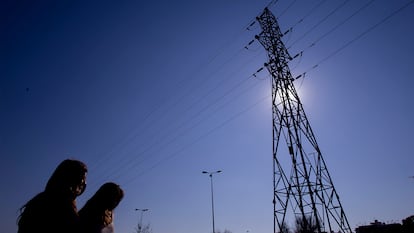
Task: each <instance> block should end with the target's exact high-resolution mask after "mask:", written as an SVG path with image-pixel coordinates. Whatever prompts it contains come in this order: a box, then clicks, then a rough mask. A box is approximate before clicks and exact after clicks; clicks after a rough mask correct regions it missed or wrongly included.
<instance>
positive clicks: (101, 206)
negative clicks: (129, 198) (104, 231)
mask: <svg viewBox="0 0 414 233" xmlns="http://www.w3.org/2000/svg"><path fill="white" fill-rule="evenodd" d="M123 197H124V191H123V190H122V189H121V188H120V187H119V185H117V184H115V183H112V182H108V183H105V184H103V185H102V186H101V187H100V188H99V189H98V191H96V193H95V194H94V195H93V196H92V197H91V198H90V199H89V200H88V201H87V202H86V204H85V206H84V207H83V208H82V209H81V210H80V211H79V217H80V218H81V222H82V223H83V226H84V228H86V229H93V228H94V227H98V228H100V227H103V226H106V225H108V224H110V223H111V222H112V211H113V210H114V209H115V208H116V207H117V206H118V204H119V202H121V200H122V198H123ZM108 211H109V212H108ZM108 214H109V216H108Z"/></svg>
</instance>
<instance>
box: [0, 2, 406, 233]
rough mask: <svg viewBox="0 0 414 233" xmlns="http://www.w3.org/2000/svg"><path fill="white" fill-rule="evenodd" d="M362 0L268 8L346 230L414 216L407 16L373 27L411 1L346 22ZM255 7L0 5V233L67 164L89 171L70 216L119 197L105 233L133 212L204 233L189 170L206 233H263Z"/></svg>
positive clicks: (269, 217) (11, 227)
mask: <svg viewBox="0 0 414 233" xmlns="http://www.w3.org/2000/svg"><path fill="white" fill-rule="evenodd" d="M343 2H345V3H344V4H343ZM369 2H370V1H368V0H366V1H357V0H351V1H339V0H338V1H325V2H324V3H323V4H321V5H320V6H319V7H318V8H317V10H315V11H313V13H312V14H309V15H308V14H307V13H308V12H309V11H310V9H312V8H313V7H314V6H315V5H317V4H318V3H319V1H303V0H300V1H291V0H279V1H278V2H277V3H276V4H273V5H271V6H270V9H271V10H272V12H273V13H274V14H275V15H276V16H278V20H279V24H280V27H281V28H282V31H284V30H288V29H289V28H290V27H292V26H294V27H293V30H292V32H291V33H289V34H287V35H286V36H285V37H284V42H285V44H286V45H287V46H288V47H289V52H290V53H291V54H292V55H294V54H296V53H298V52H300V51H303V56H301V57H299V58H297V59H295V60H293V61H292V62H291V64H290V67H291V71H292V73H293V75H294V76H297V75H299V74H302V73H303V72H306V76H305V78H304V79H299V80H297V81H296V87H297V90H298V92H299V95H300V97H301V100H302V102H303V104H304V108H305V111H306V113H307V115H308V118H309V121H310V123H311V126H312V129H313V131H314V133H315V136H316V138H317V140H318V143H319V146H320V147H321V150H322V154H323V156H324V158H325V160H326V163H327V166H328V169H329V171H330V173H331V176H332V179H333V182H334V185H335V187H336V189H337V191H338V193H339V195H340V199H341V201H342V204H343V207H344V209H345V211H346V214H347V217H348V219H349V221H350V224H351V227H353V228H354V227H356V226H358V225H361V224H368V223H369V222H371V221H373V220H374V219H378V220H380V221H384V222H392V221H400V220H401V219H402V218H405V217H407V216H409V215H412V214H414V203H413V201H412V196H413V195H414V179H410V178H409V176H413V175H414V169H413V164H414V156H413V154H412V148H411V144H412V141H413V140H412V132H414V124H413V122H412V119H414V111H413V109H412V107H413V100H414V88H413V86H414V85H413V84H414V81H413V80H414V79H413V72H412V67H414V61H413V59H412V54H413V51H414V44H413V43H412V41H414V33H413V30H412V27H413V25H412V22H414V4H411V5H409V6H408V7H406V8H404V9H403V10H402V11H399V12H398V13H397V14H395V15H393V16H392V17H391V18H388V19H387V20H386V21H382V20H383V19H386V18H387V16H389V15H391V14H392V12H394V11H395V10H397V9H399V8H400V7H401V6H404V5H405V4H407V3H409V2H411V1H408V0H398V1H392V2H391V1H386V0H378V1H373V2H372V3H370V5H369V6H368V7H366V8H364V9H363V10H361V12H359V13H358V14H356V15H355V16H354V17H352V18H350V19H349V20H346V21H345V19H347V18H348V17H350V16H351V15H352V14H353V13H355V12H357V10H358V9H360V8H361V7H362V6H363V5H364V4H367V3H369ZM268 3H269V1H257V0H256V1H247V0H245V1H241V0H240V1H236V0H231V1H230V0H229V1H216V0H213V1H174V3H172V2H171V1H155V2H154V1H151V2H150V1H148V2H146V1H116V2H115V1H59V2H58V3H56V2H53V1H40V2H31V1H18V2H17V1H5V2H2V3H1V4H2V6H1V7H0V9H1V14H0V15H1V20H0V22H1V23H0V30H1V32H0V34H1V67H0V72H1V73H0V74H1V75H0V82H1V83H0V111H1V114H0V120H1V121H0V127H1V128H0V132H1V134H0V140H1V141H0V155H1V157H0V159H1V160H0V166H1V167H0V171H1V176H0V177H1V178H0V185H1V186H2V187H3V188H2V198H1V206H2V208H3V211H2V212H1V213H0V219H2V228H3V229H5V230H4V232H13V231H14V232H16V231H17V227H16V224H15V223H16V218H17V216H18V209H19V208H20V207H21V206H22V205H23V204H24V203H25V202H26V201H27V200H29V199H30V198H31V197H32V196H34V195H35V194H36V193H38V192H40V191H42V189H43V188H44V185H45V183H46V181H47V179H48V178H49V176H50V174H51V173H52V171H53V170H54V168H55V167H56V166H57V164H58V163H59V162H60V161H62V160H63V159H66V158H75V159H79V160H82V161H84V162H85V163H87V164H88V166H89V174H88V187H87V190H86V192H85V193H84V194H83V195H82V196H81V197H80V198H79V199H78V208H81V207H82V205H83V204H84V203H85V201H86V200H87V199H88V198H89V197H90V196H91V195H93V193H94V192H95V191H96V190H97V188H98V187H99V186H100V185H101V184H103V183H104V182H107V181H114V182H117V183H119V184H120V185H121V186H122V187H123V188H124V190H125V193H126V195H125V198H124V200H123V201H122V202H121V204H120V206H119V207H118V208H117V210H116V219H115V227H116V230H117V232H126V233H127V232H133V230H134V227H135V226H136V224H137V221H138V219H139V213H137V212H135V211H134V209H135V208H148V209H149V211H148V212H146V213H145V214H144V218H143V219H144V222H146V223H150V224H151V226H152V228H153V231H154V233H160V232H170V233H175V232H176V233H178V232H180V233H190V232H206V233H208V232H211V202H210V183H209V178H208V176H206V175H204V174H202V173H201V171H203V170H207V171H213V170H218V169H220V170H223V173H221V174H217V175H215V176H214V195H215V196H214V198H215V225H216V229H218V230H222V231H223V230H224V229H228V230H230V231H232V232H233V233H237V232H246V231H247V230H248V231H249V232H252V233H253V232H258V233H260V232H263V233H264V232H271V231H272V229H273V213H272V211H273V207H272V199H273V193H272V127H271V124H272V122H271V102H270V98H269V95H270V90H271V89H270V88H271V87H270V80H269V76H268V74H267V73H266V72H265V71H262V72H259V73H258V74H257V77H253V76H252V74H254V73H255V72H256V71H257V70H258V69H259V68H260V67H262V66H263V63H264V62H266V56H265V51H264V50H263V48H262V47H261V46H260V44H259V43H258V42H257V41H256V42H254V43H253V44H251V45H250V46H249V47H248V49H244V46H246V45H247V44H248V43H249V42H250V41H251V40H252V39H253V38H254V35H256V34H258V33H260V28H259V27H258V24H255V25H253V26H252V27H250V28H249V30H246V27H247V26H248V25H249V24H250V23H251V22H252V21H253V20H254V19H255V17H256V16H257V15H258V14H260V12H261V11H262V10H263V8H264V7H265V6H266V5H267V4H268ZM291 4H292V5H291ZM342 4H343V6H341V5H342ZM339 6H341V7H339ZM335 8H338V10H336V11H334V13H332V14H330V12H332V11H333V10H334V9H335ZM327 15H330V16H329V17H328V18H327V19H326V20H325V21H323V22H322V21H321V20H322V19H324V18H325V17H326V16H327ZM305 16H306V17H305ZM304 17H305V18H304ZM302 18H304V20H303V22H301V23H297V22H298V21H299V20H300V19H302ZM319 22H321V23H319ZM341 22H344V23H341ZM379 22H381V23H379ZM378 23H379V24H378ZM314 25H318V26H317V27H314ZM337 25H340V26H339V27H338V28H336V29H335V30H332V29H333V28H335V27H336V26H337ZM375 25H377V26H375ZM328 32H329V33H328ZM365 32H366V33H365ZM360 35H362V36H360ZM321 37H322V38H321ZM319 39H320V40H319ZM315 41H317V43H316V44H315V45H314V46H310V45H311V44H312V43H313V42H315ZM341 48H343V49H341ZM336 51H338V52H337V53H336ZM331 55H332V56H331ZM315 65H318V66H317V67H316V68H312V67H314V66H315ZM281 146H284V145H283V144H282V145H281Z"/></svg>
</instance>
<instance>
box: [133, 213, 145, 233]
mask: <svg viewBox="0 0 414 233" xmlns="http://www.w3.org/2000/svg"><path fill="white" fill-rule="evenodd" d="M135 211H141V216H140V218H139V223H138V233H141V232H142V215H143V214H144V212H146V211H148V209H135Z"/></svg>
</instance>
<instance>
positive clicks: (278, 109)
mask: <svg viewBox="0 0 414 233" xmlns="http://www.w3.org/2000/svg"><path fill="white" fill-rule="evenodd" d="M257 21H258V22H259V23H260V26H261V28H262V30H263V31H262V32H261V33H260V34H259V35H257V36H256V39H257V40H258V41H259V42H260V43H261V44H262V45H263V47H264V48H265V49H266V51H267V54H268V59H269V61H268V63H266V64H265V67H266V68H267V70H268V71H269V73H270V75H271V76H272V105H273V107H272V109H273V113H272V118H273V171H274V172H273V185H274V186H273V188H274V199H273V208H274V232H275V233H276V232H286V229H287V222H286V221H288V220H289V221H291V220H295V219H300V220H301V223H302V225H301V226H302V228H303V229H309V228H311V227H312V226H313V227H314V229H313V230H311V231H310V232H332V231H340V232H352V230H351V228H350V226H349V222H348V220H347V218H346V216H345V212H344V210H343V208H342V205H341V203H340V201H339V196H338V194H337V192H336V190H335V188H334V185H333V183H332V179H331V177H330V175H329V172H328V169H327V167H326V164H325V161H324V159H323V157H322V154H321V151H320V149H319V146H318V144H317V142H316V138H315V136H314V134H313V131H312V128H311V126H310V124H309V121H308V119H307V117H306V114H305V111H304V109H303V106H302V103H301V101H300V99H299V96H298V94H297V92H296V89H295V87H294V84H293V81H294V79H293V77H292V74H291V73H290V70H289V66H288V62H289V61H290V60H291V59H292V58H291V56H290V55H289V53H288V51H287V49H286V47H285V45H284V44H283V42H282V40H281V38H282V33H281V31H280V28H279V25H278V23H277V20H276V18H275V16H274V15H273V14H272V13H271V12H270V11H269V10H268V9H267V8H265V10H264V11H263V13H262V14H261V15H260V16H258V17H257ZM283 139H284V140H285V141H286V144H287V148H286V147H279V143H280V140H283ZM287 172H289V173H287Z"/></svg>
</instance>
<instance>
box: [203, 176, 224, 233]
mask: <svg viewBox="0 0 414 233" xmlns="http://www.w3.org/2000/svg"><path fill="white" fill-rule="evenodd" d="M220 172H221V171H220V170H218V171H214V172H207V171H203V172H202V173H203V174H208V175H209V176H210V186H211V213H212V214H211V215H212V217H213V233H215V228H214V195H213V174H216V173H220Z"/></svg>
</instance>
